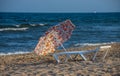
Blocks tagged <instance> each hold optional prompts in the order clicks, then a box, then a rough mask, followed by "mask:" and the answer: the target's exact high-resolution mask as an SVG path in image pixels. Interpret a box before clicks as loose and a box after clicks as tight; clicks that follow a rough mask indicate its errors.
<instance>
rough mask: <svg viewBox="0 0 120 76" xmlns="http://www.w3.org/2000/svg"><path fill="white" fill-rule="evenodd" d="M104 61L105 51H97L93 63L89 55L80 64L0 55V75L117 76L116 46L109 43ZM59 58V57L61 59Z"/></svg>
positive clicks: (119, 65)
mask: <svg viewBox="0 0 120 76" xmlns="http://www.w3.org/2000/svg"><path fill="white" fill-rule="evenodd" d="M109 45H111V48H110V49H109V53H108V55H107V56H106V58H105V59H104V60H102V57H103V54H104V53H105V51H106V49H105V50H104V49H103V51H99V53H98V55H97V57H96V60H95V61H91V60H90V59H91V57H92V56H93V54H89V55H87V56H88V57H87V58H88V60H87V61H84V60H83V59H82V58H81V57H80V56H79V57H77V58H76V60H68V62H63V63H59V64H57V63H56V61H55V60H54V58H53V57H52V55H48V56H44V57H43V56H41V57H39V56H37V55H36V54H34V53H28V54H19V55H4V56H0V76H120V43H111V44H109ZM95 47H96V46H86V47H71V48H68V49H67V50H69V51H70V50H88V49H89V50H90V49H94V48H95ZM61 58H63V57H61Z"/></svg>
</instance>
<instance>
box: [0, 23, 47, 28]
mask: <svg viewBox="0 0 120 76" xmlns="http://www.w3.org/2000/svg"><path fill="white" fill-rule="evenodd" d="M45 25H47V23H36V24H8V25H5V24H0V28H20V27H36V26H45Z"/></svg>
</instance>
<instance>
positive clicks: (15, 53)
mask: <svg viewBox="0 0 120 76" xmlns="http://www.w3.org/2000/svg"><path fill="white" fill-rule="evenodd" d="M27 53H30V52H22V51H19V52H14V53H11V52H9V53H0V56H3V55H17V54H27Z"/></svg>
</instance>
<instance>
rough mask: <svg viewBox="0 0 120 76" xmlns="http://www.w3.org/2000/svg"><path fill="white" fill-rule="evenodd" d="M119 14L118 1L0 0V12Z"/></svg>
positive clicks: (119, 2)
mask: <svg viewBox="0 0 120 76" xmlns="http://www.w3.org/2000/svg"><path fill="white" fill-rule="evenodd" d="M94 11H96V12H120V0H0V12H94Z"/></svg>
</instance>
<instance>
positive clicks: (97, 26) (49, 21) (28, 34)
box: [0, 13, 120, 54]
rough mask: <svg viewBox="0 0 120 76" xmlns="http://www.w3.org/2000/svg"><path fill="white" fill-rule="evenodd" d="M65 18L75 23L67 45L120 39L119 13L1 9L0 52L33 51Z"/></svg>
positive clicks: (119, 40) (118, 40)
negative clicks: (27, 11)
mask: <svg viewBox="0 0 120 76" xmlns="http://www.w3.org/2000/svg"><path fill="white" fill-rule="evenodd" d="M66 19H70V20H71V21H72V22H73V23H74V24H75V25H76V27H75V30H74V31H73V34H72V36H71V38H70V39H69V40H68V41H67V42H65V43H64V46H65V47H66V48H68V47H71V46H75V45H76V44H79V43H80V44H85V43H88V44H91V43H93V44H97V43H111V42H120V13H0V54H5V53H6V54H7V53H16V52H19V53H20V52H31V51H33V50H34V48H35V46H36V44H37V43H38V40H39V38H40V37H41V36H42V35H44V33H45V32H46V31H47V29H48V28H50V27H52V26H54V25H56V24H58V23H59V22H62V21H64V20H66Z"/></svg>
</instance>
